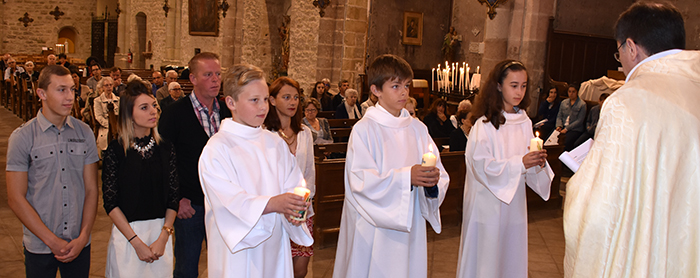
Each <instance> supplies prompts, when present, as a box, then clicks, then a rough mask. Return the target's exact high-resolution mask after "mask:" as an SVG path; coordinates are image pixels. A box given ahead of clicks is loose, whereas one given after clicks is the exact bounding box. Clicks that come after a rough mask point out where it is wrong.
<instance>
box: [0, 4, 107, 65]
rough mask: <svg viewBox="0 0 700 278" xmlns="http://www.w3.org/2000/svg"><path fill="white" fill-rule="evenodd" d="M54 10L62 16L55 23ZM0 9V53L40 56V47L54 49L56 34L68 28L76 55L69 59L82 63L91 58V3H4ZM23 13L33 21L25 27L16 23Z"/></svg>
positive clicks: (92, 9)
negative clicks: (73, 31)
mask: <svg viewBox="0 0 700 278" xmlns="http://www.w3.org/2000/svg"><path fill="white" fill-rule="evenodd" d="M56 6H58V7H59V9H60V10H61V11H63V12H64V13H65V14H64V15H63V16H61V17H60V18H59V19H58V20H56V19H54V16H53V15H50V14H49V12H51V11H53V10H54V8H55V7H56ZM0 7H1V9H0V30H2V33H0V36H1V37H2V39H1V41H0V52H3V53H4V52H9V53H15V54H32V55H35V54H39V53H41V48H42V47H51V48H54V47H55V44H56V43H57V42H58V31H59V30H60V29H61V28H63V27H65V26H71V27H73V29H74V30H75V31H76V41H75V53H69V55H68V56H69V57H73V58H79V59H83V60H84V59H87V58H88V57H89V56H90V49H91V47H90V37H91V22H92V17H91V13H92V12H94V11H95V2H94V1H93V0H59V1H45V0H6V3H5V4H2V6H0ZM25 12H26V13H28V14H29V17H30V18H32V19H34V21H33V22H30V23H29V25H28V26H27V27H24V24H23V23H22V22H20V21H19V20H18V19H19V18H21V17H23V16H24V13H25Z"/></svg>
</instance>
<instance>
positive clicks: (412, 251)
mask: <svg viewBox="0 0 700 278" xmlns="http://www.w3.org/2000/svg"><path fill="white" fill-rule="evenodd" d="M430 144H432V145H433V146H435V143H434V142H433V140H432V139H431V138H430V135H429V134H428V129H427V127H425V125H424V124H423V123H422V122H421V121H420V120H418V119H415V118H413V117H411V115H409V114H408V111H407V110H405V109H402V110H401V115H400V116H399V117H395V116H393V115H391V114H389V112H387V111H386V110H385V109H384V108H383V107H382V106H381V102H380V103H379V104H377V105H375V106H374V107H370V108H369V109H368V110H367V113H366V114H365V116H364V117H363V118H362V119H361V120H360V121H359V122H357V123H356V124H355V126H353V130H352V133H351V134H350V141H349V143H348V152H347V158H346V162H345V203H344V204H343V214H342V220H341V224H340V236H339V238H338V247H337V253H336V258H335V268H334V270H333V277H337V278H340V277H423V278H424V277H427V271H428V263H427V260H428V257H427V239H426V220H427V221H428V222H429V223H430V225H431V226H432V227H433V230H435V232H437V233H440V232H441V230H442V226H441V222H440V210H439V209H440V204H441V203H442V201H443V200H444V199H445V193H446V192H447V187H448V185H449V181H450V180H449V176H448V175H447V172H446V171H445V168H444V167H443V166H442V163H441V162H440V155H439V154H438V153H436V156H437V158H438V161H437V164H436V167H438V168H439V169H440V180H439V182H438V184H437V188H438V196H436V197H435V198H431V197H427V196H426V193H425V192H424V189H423V188H422V187H413V186H411V182H410V181H411V177H410V173H411V167H412V166H413V165H415V164H420V163H421V158H422V156H423V154H424V153H427V152H429V149H428V146H429V145H430Z"/></svg>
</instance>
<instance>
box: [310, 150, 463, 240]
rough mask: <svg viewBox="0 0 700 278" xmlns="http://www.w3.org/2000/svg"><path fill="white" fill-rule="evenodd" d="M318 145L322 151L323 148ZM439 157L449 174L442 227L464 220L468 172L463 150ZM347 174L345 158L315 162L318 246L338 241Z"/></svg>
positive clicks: (315, 220)
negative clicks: (464, 194) (465, 188)
mask: <svg viewBox="0 0 700 278" xmlns="http://www.w3.org/2000/svg"><path fill="white" fill-rule="evenodd" d="M329 145H333V146H334V147H340V146H342V145H344V144H339V143H336V144H328V145H326V147H330V146H329ZM318 148H319V151H321V149H320V148H321V147H318ZM326 150H327V149H326ZM440 160H441V162H442V165H443V166H444V167H445V170H446V171H447V173H448V174H449V175H450V184H449V187H448V191H447V193H446V196H445V200H444V201H443V203H442V206H441V207H440V214H441V217H442V224H443V226H451V225H459V223H461V220H462V196H463V193H464V179H465V174H466V166H465V160H464V152H446V153H442V154H440ZM344 175H345V159H326V160H323V161H319V162H316V196H315V197H314V204H313V205H314V211H315V212H316V216H314V237H315V242H316V244H317V246H318V248H319V249H323V248H326V247H329V246H334V245H335V244H336V243H337V241H338V232H339V231H340V217H341V214H342V209H343V201H344V198H345V180H344ZM418 217H420V216H418Z"/></svg>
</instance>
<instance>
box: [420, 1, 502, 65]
mask: <svg viewBox="0 0 700 278" xmlns="http://www.w3.org/2000/svg"><path fill="white" fill-rule="evenodd" d="M487 11H488V8H487V7H486V5H481V4H479V2H478V1H464V0H463V1H454V4H453V7H452V14H453V16H452V25H451V26H454V27H455V31H456V32H457V34H458V35H461V36H462V41H461V42H460V44H459V50H457V53H456V60H457V61H463V62H467V63H469V67H471V69H472V72H474V71H476V67H477V66H481V59H482V58H483V53H479V49H478V46H479V44H480V43H483V42H484V33H485V32H484V28H485V27H486V20H487V19H488V16H487V14H486V12H487ZM470 46H474V47H476V48H475V49H472V50H470ZM435 66H436V65H434V66H433V65H431V68H432V67H435Z"/></svg>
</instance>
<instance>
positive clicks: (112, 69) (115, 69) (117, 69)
mask: <svg viewBox="0 0 700 278" xmlns="http://www.w3.org/2000/svg"><path fill="white" fill-rule="evenodd" d="M113 72H119V73H120V74H121V73H122V69H121V68H120V67H112V68H110V69H109V73H113Z"/></svg>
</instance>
